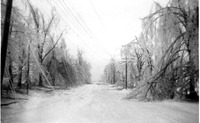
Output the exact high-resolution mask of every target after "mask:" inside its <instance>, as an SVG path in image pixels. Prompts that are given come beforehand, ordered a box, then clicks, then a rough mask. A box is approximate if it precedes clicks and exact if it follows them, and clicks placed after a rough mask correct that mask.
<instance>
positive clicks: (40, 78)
mask: <svg viewBox="0 0 200 123" xmlns="http://www.w3.org/2000/svg"><path fill="white" fill-rule="evenodd" d="M38 86H40V87H42V86H43V83H42V73H39V85H38Z"/></svg>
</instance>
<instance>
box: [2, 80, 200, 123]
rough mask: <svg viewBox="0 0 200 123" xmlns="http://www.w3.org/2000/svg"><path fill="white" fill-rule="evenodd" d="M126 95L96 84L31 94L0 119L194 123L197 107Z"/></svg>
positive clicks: (62, 122)
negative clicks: (150, 100) (144, 100)
mask: <svg viewBox="0 0 200 123" xmlns="http://www.w3.org/2000/svg"><path fill="white" fill-rule="evenodd" d="M129 91H130V90H124V89H122V88H119V87H115V86H111V85H101V84H98V83H96V84H89V85H84V86H80V87H77V88H73V89H70V90H56V91H54V92H50V93H41V92H40V93H38V92H37V93H32V96H31V97H30V99H29V100H28V101H23V102H21V103H18V104H13V105H10V106H9V107H2V111H1V113H2V115H1V118H2V122H5V123H10V122H15V123H66V122H67V123H133V122H134V123H198V117H199V110H198V109H199V104H197V103H185V102H174V101H163V102H140V101H138V100H126V99H124V97H125V96H126V94H128V93H129Z"/></svg>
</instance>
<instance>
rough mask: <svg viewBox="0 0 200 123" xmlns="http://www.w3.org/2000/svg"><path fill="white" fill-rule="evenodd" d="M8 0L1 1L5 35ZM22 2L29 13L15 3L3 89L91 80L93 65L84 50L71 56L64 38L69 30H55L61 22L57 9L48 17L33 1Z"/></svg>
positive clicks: (69, 83) (2, 82)
mask: <svg viewBox="0 0 200 123" xmlns="http://www.w3.org/2000/svg"><path fill="white" fill-rule="evenodd" d="M6 2H7V1H6V0H5V1H4V0H1V32H2V33H1V35H2V34H3V31H4V30H3V29H4V25H5V24H4V20H5V16H6V5H7V4H6ZM21 2H22V4H23V6H25V8H26V11H27V13H28V14H26V13H23V11H22V10H21V9H20V8H19V7H16V6H14V5H13V6H12V10H11V17H10V26H9V35H8V47H7V53H6V64H5V69H4V70H3V71H4V74H3V79H2V80H3V81H1V85H2V86H1V87H2V88H1V90H2V91H3V90H8V89H10V90H12V91H15V90H20V89H24V88H27V90H28V89H29V88H31V87H35V86H39V87H46V88H52V89H54V88H55V87H58V88H67V87H71V86H77V85H82V84H87V83H90V82H91V74H90V70H91V65H90V63H89V62H88V61H87V60H86V59H85V57H84V52H83V51H82V50H80V49H78V51H77V52H78V53H77V56H76V57H74V56H72V55H70V54H69V52H68V49H67V44H66V41H65V38H64V35H66V33H65V30H63V31H60V32H55V31H54V29H55V28H57V25H58V23H59V21H58V20H59V17H58V16H57V15H56V14H55V11H54V10H53V9H52V11H51V16H50V17H49V18H47V17H45V16H44V15H45V13H42V12H41V11H40V9H39V8H37V7H36V6H34V5H33V4H32V3H31V2H30V1H29V0H22V1H21ZM2 42H4V40H2ZM1 49H2V48H1ZM1 51H2V50H1Z"/></svg>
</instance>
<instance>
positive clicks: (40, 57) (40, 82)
mask: <svg viewBox="0 0 200 123" xmlns="http://www.w3.org/2000/svg"><path fill="white" fill-rule="evenodd" d="M39 61H40V65H41V66H42V52H40V53H39ZM38 86H40V87H42V86H43V82H42V73H41V72H40V73H39V83H38Z"/></svg>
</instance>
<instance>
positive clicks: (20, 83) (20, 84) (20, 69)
mask: <svg viewBox="0 0 200 123" xmlns="http://www.w3.org/2000/svg"><path fill="white" fill-rule="evenodd" d="M22 68H23V67H22V66H20V67H19V78H18V84H17V86H18V87H19V88H20V89H21V88H22Z"/></svg>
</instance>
